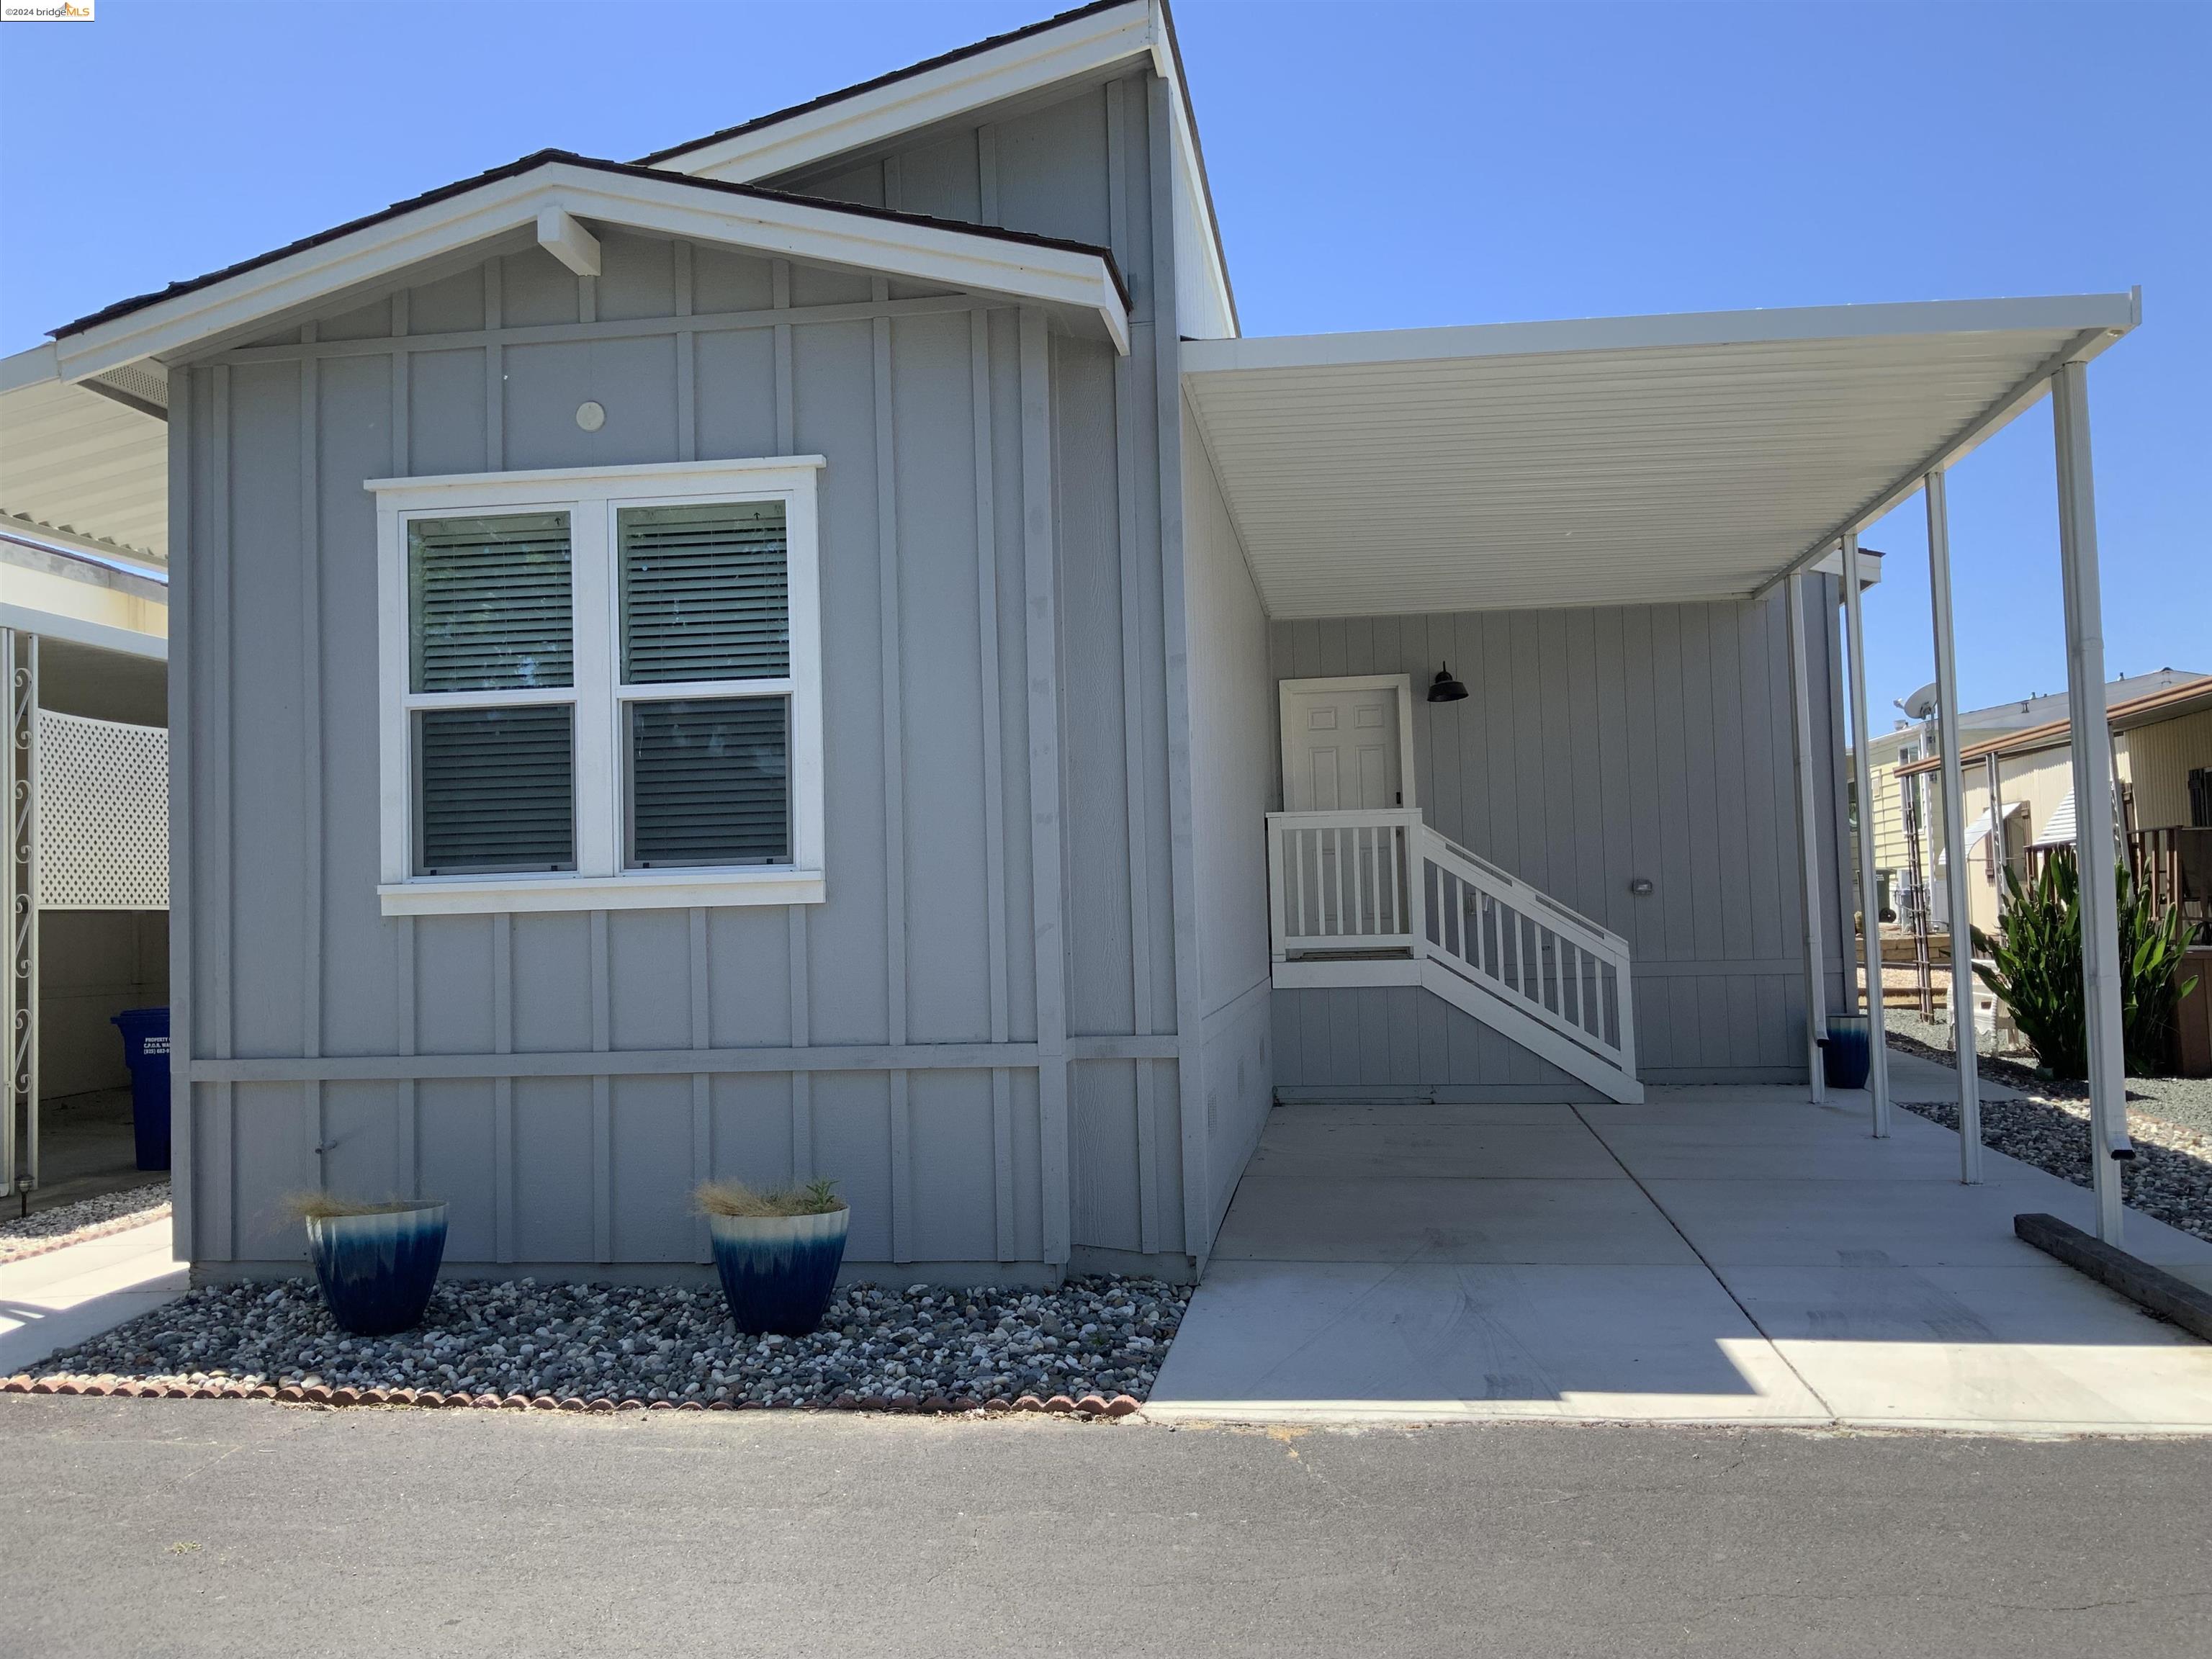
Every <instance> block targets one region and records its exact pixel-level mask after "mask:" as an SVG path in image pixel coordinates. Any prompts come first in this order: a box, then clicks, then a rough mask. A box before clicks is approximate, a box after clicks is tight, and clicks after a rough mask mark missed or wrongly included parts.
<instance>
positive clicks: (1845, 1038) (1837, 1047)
mask: <svg viewBox="0 0 2212 1659" xmlns="http://www.w3.org/2000/svg"><path fill="white" fill-rule="evenodd" d="M1873 1043H1874V1033H1873V1031H1872V1030H1870V1029H1869V1018H1868V1016H1866V1015H1865V1014H1830V1015H1829V1016H1828V1035H1827V1038H1826V1041H1824V1042H1822V1043H1821V1044H1820V1065H1821V1069H1822V1070H1823V1071H1824V1072H1825V1073H1826V1076H1827V1079H1828V1086H1829V1087H1830V1088H1831V1089H1863V1088H1865V1087H1866V1086H1867V1073H1868V1071H1869V1069H1870V1068H1871V1066H1873V1064H1874V1049H1873Z"/></svg>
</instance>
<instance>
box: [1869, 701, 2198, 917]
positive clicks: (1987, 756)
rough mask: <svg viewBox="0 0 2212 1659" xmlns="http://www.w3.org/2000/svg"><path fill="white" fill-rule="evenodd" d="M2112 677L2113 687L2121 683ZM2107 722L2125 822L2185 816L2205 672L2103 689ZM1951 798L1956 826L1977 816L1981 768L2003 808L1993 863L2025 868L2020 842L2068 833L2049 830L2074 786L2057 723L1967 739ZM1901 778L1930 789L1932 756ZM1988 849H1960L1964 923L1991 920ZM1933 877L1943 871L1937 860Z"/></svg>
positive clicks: (1994, 880)
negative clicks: (1966, 909)
mask: <svg viewBox="0 0 2212 1659" xmlns="http://www.w3.org/2000/svg"><path fill="white" fill-rule="evenodd" d="M2141 683H2142V682H2141V680H2137V681H2136V682H2133V683H2130V682H2127V681H2120V682H2115V684H2114V688H2113V689H2114V690H2115V691H2117V690H2119V689H2121V688H2124V687H2127V686H2129V685H2130V684H2136V685H2139V684H2141ZM2106 713H2107V718H2108V719H2109V720H2110V721H2111V723H2112V766H2113V770H2114V771H2115V772H2116V773H2117V774H2118V777H2119V781H2120V785H2121V787H2122V788H2123V789H2124V790H2126V791H2127V792H2128V794H2129V797H2130V805H2129V811H2128V817H2127V823H2128V827H2129V828H2130V829H2138V830H2140V829H2164V828H2168V827H2171V826H2174V825H2180V824H2186V823H2189V821H2190V803H2189V774H2190V772H2191V769H2195V768H2198V767H2212V678H2206V677H2203V676H2193V677H2188V678H2182V677H2179V676H2177V677H2175V678H2173V680H2172V684H2166V685H2164V686H2161V687H2160V688H2159V689H2158V690H2154V691H2151V692H2148V693H2142V694H2139V695H2137V696H2131V697H2121V696H2113V697H2112V698H2111V699H2110V700H2108V702H2107V704H2106ZM1959 758H1960V782H1961V785H1962V787H1961V789H1960V801H1961V805H1963V807H1964V809H1965V812H1966V823H1967V824H1968V826H1969V829H1970V830H1971V829H1972V826H1974V825H1977V824H1979V823H1982V822H1983V814H1984V812H1986V811H1988V810H1989V806H1990V775H1991V772H1992V769H1994V771H1995V773H1996V793H1997V796H1998V798H1999V799H2001V800H2002V803H2003V805H2004V810H2005V819H2004V828H2005V834H2004V841H2003V854H2002V856H2003V860H2004V862H2005V864H2007V865H2009V866H2010V867H2011V868H2012V869H2013V870H2015V871H2016V872H2021V874H2023V875H2024V874H2025V873H2026V866H2027V849H2028V848H2030V847H2036V846H2044V845H2048V844H2049V843H2050V842H2052V841H2053V840H2054V839H2056V840H2070V839H2071V836H2070V835H2069V834H2067V833H2065V832H2064V830H2063V826H2062V828H2061V832H2060V834H2059V835H2058V836H2053V835H2052V834H2051V830H2052V827H2053V826H2052V822H2051V820H2052V818H2053V817H2054V815H2057V814H2058V813H2059V811H2060V809H2061V807H2062V805H2064V803H2065V802H2066V800H2067V797H2068V796H2069V793H2071V792H2072V790H2073V787H2074V751H2073V744H2072V742H2071V738H2070V733H2069V731H2068V728H2067V727H2066V726H2065V725H2064V724H2063V722H2051V723H2049V724H2045V725H2043V726H2036V727H2033V728H2032V729H2030V730H2027V731H2022V732H2015V733H2013V734H2011V735H2010V736H2007V737H2001V738H1993V739H1989V740H1985V741H1984V742H1982V743H1979V744H1969V745H1967V746H1966V748H1965V749H1963V750H1961V751H1960V757H1959ZM1897 772H1898V775H1899V776H1901V777H1904V778H1913V777H1917V778H1919V779H1921V780H1922V781H1923V786H1924V787H1928V789H1929V795H1930V797H1931V799H1932V797H1933V796H1934V794H1935V793H1936V792H1935V788H1934V776H1935V766H1934V763H1931V762H1929V761H1927V760H1922V761H1920V762H1917V763H1911V762H1908V763H1904V764H1903V765H1902V766H1900V767H1899V769H1897ZM1931 818H1932V819H1933V820H1934V822H1933V824H1932V826H1931V829H1930V832H1929V834H1930V843H1929V844H1930V847H1931V848H1933V849H1935V852H1936V854H1938V855H1940V851H1941V844H1942V827H1941V811H1940V807H1939V808H1938V809H1937V810H1936V811H1935V812H1934V813H1932V814H1931ZM1991 854H1992V849H1991V847H1990V842H1988V841H1986V840H1978V841H1977V842H1976V844H1974V845H1973V846H1972V847H1970V848H1968V849H1967V857H1966V865H1967V893H1968V896H1969V901H1970V908H1971V912H1972V917H1973V924H1974V926H1975V927H1978V928H1982V929H1984V931H1986V930H1989V929H1991V928H1994V927H1996V923H1997V916H1998V911H1999V908H2000V904H2001V896H2002V885H2003V884H2002V875H2001V874H2000V873H1999V867H1998V866H1994V865H1993V862H1992V856H1991ZM1947 873H1948V872H1946V871H1945V870H1944V868H1943V867H1942V865H1941V863H1940V862H1939V863H1938V865H1937V866H1936V874H1938V875H1939V876H1941V875H1945V874H1947Z"/></svg>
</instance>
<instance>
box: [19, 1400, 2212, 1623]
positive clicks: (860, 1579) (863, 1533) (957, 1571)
mask: <svg viewBox="0 0 2212 1659" xmlns="http://www.w3.org/2000/svg"><path fill="white" fill-rule="evenodd" d="M0 1481H4V1483H5V1487H6V1490H7V1492H8V1494H9V1498H10V1499H11V1500H12V1502H11V1503H10V1504H9V1522H8V1525H7V1527H6V1530H5V1533H4V1534H0V1653H4V1654H6V1655H9V1656H16V1655H21V1656H31V1655H37V1656H41V1659H62V1656H70V1655H80V1654H82V1655H98V1656H101V1659H122V1656H126V1655H137V1654H161V1655H198V1654H216V1653H223V1654H233V1653H283V1652H314V1653H318V1654H322V1655H348V1654H376V1655H379V1656H389V1655H394V1654H404V1655H430V1654H448V1653H452V1654H470V1655H483V1654H540V1653H543V1654H571V1653H587V1652H588V1653H594V1654H598V1653H614V1654H629V1653H646V1654H656V1655H658V1654H689V1653H712V1654H715V1655H718V1656H728V1655H747V1656H751V1655H781V1654H794V1655H801V1654H803V1655H806V1656H810V1659H819V1656H824V1655H828V1656H836V1659H858V1656H867V1655H878V1654H882V1655H897V1656H902V1659H931V1656H939V1655H944V1656H951V1655H957V1656H961V1659H973V1656H976V1655H981V1654H996V1653H1013V1654H1022V1655H1046V1654H1062V1653H1066V1654H1075V1655H1082V1656H1085V1659H1124V1656H1134V1655H1154V1654H1158V1655H1174V1656H1178V1659H1194V1656H1211V1655H1268V1656H1281V1655H1299V1654H1327V1655H1344V1654H1387V1655H1392V1656H1399V1655H1429V1654H1439V1655H1441V1654H1449V1655H1454V1656H1472V1655H1491V1654H1497V1655H1511V1656H1516V1659H1527V1656H1549V1655H1582V1654H1589V1655H1603V1656H1607V1659H1619V1656H1643V1655H1663V1654H1698V1655H1734V1654H1742V1655H1757V1656H1761V1659H1780V1656H1790V1655H1801V1654H1804V1655H1830V1654H1832V1655H1849V1656H1851V1659H1870V1656H1880V1655H1888V1654H1929V1655H1942V1656H1945V1659H1965V1656H1971V1655H1983V1654H1987V1655H2004V1656H2007V1659H2021V1656H2035V1655H2044V1654H2050V1655H2065V1656H2067V1659H2077V1656H2079V1655H2081V1654H2083V1653H2106V1654H2116V1655H2118V1654H2124V1655H2127V1656H2130V1659H2152V1656H2159V1655H2167V1654H2173V1655H2179V1654H2191V1655H2201V1654H2203V1653H2204V1652H2206V1651H2207V1650H2208V1646H2212V1570H2208V1566H2207V1563H2208V1561H2212V1505H2208V1504H2207V1501H2206V1494H2207V1492H2212V1442H2206V1441H2189V1442H2175V1441H2166V1442H2155V1441H2136V1442H2128V1441H2112V1440H2106V1441H2082V1440H2074V1441H2050V1442H2027V1441H2018V1440H1994V1439H1966V1438H1960V1437H1938V1436H1907V1435H1899V1436H1880V1437H1876V1436H1863V1435H1844V1434H1833V1433H1828V1434H1810V1433H1797V1432H1784V1431H1759V1432H1753V1433H1743V1432H1736V1431H1701V1430H1670V1429H1661V1428H1590V1427H1570V1428H1553V1427H1543V1426H1534V1425H1493V1426H1462V1427H1454V1428H1449V1429H1436V1430H1428V1431H1420V1430H1395V1429H1394V1430H1378V1431H1365V1432H1346V1431H1323V1430H1315V1431H1310V1432H1307V1431H1284V1430H1277V1431H1273V1432H1259V1431H1233V1430H1227V1429H1205V1428H1184V1429H1181V1430H1176V1431H1170V1430H1168V1429H1165V1428H1162V1427H1158V1426H1154V1425H1146V1424H1143V1423H1139V1422H1132V1423H1127V1424H1121V1425H1081V1424H1073V1423H1066V1422H1060V1421H1053V1420H1042V1421H1041V1420H1036V1419H1023V1420H1014V1421H994V1422H989V1423H976V1422H960V1421H951V1422H947V1421H937V1420H931V1419H862V1418H854V1417H845V1416H836V1417H818V1418H799V1417H786V1416H781V1415H775V1416H770V1415H768V1414H765V1413H763V1414H754V1413H746V1414H744V1415H742V1416H724V1415H721V1414H720V1413H717V1414H714V1415H711V1416H708V1415H695V1414H692V1413H684V1414H682V1415H677V1414H674V1413H651V1414H638V1415H625V1416H622V1417H616V1418H576V1417H568V1416H560V1415H554V1414H538V1413H528V1414H524V1413H513V1414H509V1413H488V1412H452V1413H427V1412H404V1411H373V1410H364V1409H354V1410H346V1411H329V1410H313V1409H307V1408H296V1407H278V1406H275V1405H267V1406H263V1405H255V1404H246V1403H240V1402H216V1401H94V1400H71V1399H59V1398H51V1399H50V1398H42V1397H41V1398H23V1397H19V1396H18V1397H9V1398H8V1399H5V1400H0Z"/></svg>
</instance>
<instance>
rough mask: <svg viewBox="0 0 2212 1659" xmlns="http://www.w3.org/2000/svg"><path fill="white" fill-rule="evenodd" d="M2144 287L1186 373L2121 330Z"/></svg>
mask: <svg viewBox="0 0 2212 1659" xmlns="http://www.w3.org/2000/svg"><path fill="white" fill-rule="evenodd" d="M2141 297H2142V294H2141V290H2140V289H2138V290H2136V292H2134V293H2131V294H2086V295H2060V296H2057V297H2053V298H2037V299H2026V300H1929V301H1916V302H1913V303H1909V304H1905V305H1874V306H1802V307H1783V308H1778V309H1775V310H1766V311H1691V312H1681V313H1674V314H1672V315H1663V316H1656V317H1589V318H1577V319H1572V320H1570V321H1565V322H1546V323H1475V324H1469V325H1463V326H1457V327H1450V328H1394V329H1382V330H1377V331H1372V332H1368V333H1354V334H1286V335H1278V336H1274V337H1263V338H1260V339H1250V338H1245V339H1236V340H1186V341H1185V342H1184V343H1183V348H1182V368H1183V373H1184V374H1206V373H1208V372H1210V371H1212V370H1215V369H1246V368H1334V367H1337V366H1340V365H1349V364H1362V365H1366V364H1379V363H1430V362H1452V361H1455V360H1459V359H1466V358H1476V357H1528V356H1545V355H1548V354H1551V353H1554V352H1568V351H1635V350H1644V349H1656V348H1661V347H1678V348H1679V347H1683V346H1728V345H1778V344H1785V343H1792V342H1796V341H1808V342H1809V341H1816V340H1875V339H1905V338H1910V337H1912V336H1914V335H1923V334H1972V333H1998V332H2008V331H2014V330H2020V329H2067V330H2074V331H2088V330H2097V331H2110V332H2111V333H2112V334H2114V335H2118V334H2124V333H2125V332H2126V331H2128V330H2130V329H2131V328H2133V327H2135V326H2136V324H2137V323H2139V322H2141V321H2142V303H2141Z"/></svg>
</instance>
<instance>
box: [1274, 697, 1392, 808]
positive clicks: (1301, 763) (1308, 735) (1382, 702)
mask: <svg viewBox="0 0 2212 1659" xmlns="http://www.w3.org/2000/svg"><path fill="white" fill-rule="evenodd" d="M1403 695H1404V692H1403V688H1402V685H1401V684H1391V683H1387V682H1386V683H1383V684H1363V685H1359V686H1357V687H1352V688H1345V687H1340V686H1334V685H1330V684H1327V683H1325V682H1324V683H1322V684H1315V685H1312V686H1304V685H1300V684H1297V682H1296V681H1287V682H1285V684H1284V686H1283V810H1284V811H1286V812H1352V811H1370V810H1373V809H1376V808H1379V807H1388V806H1402V805H1406V804H1407V802H1406V800H1405V792H1406V780H1405V776H1404V765H1405V763H1404V754H1403V749H1404V744H1403V738H1402V734H1401V729H1400V722H1401V720H1402V719H1403V718H1404V716H1403V711H1402V710H1401V708H1400V707H1399V702H1400V699H1401V696H1403Z"/></svg>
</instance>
